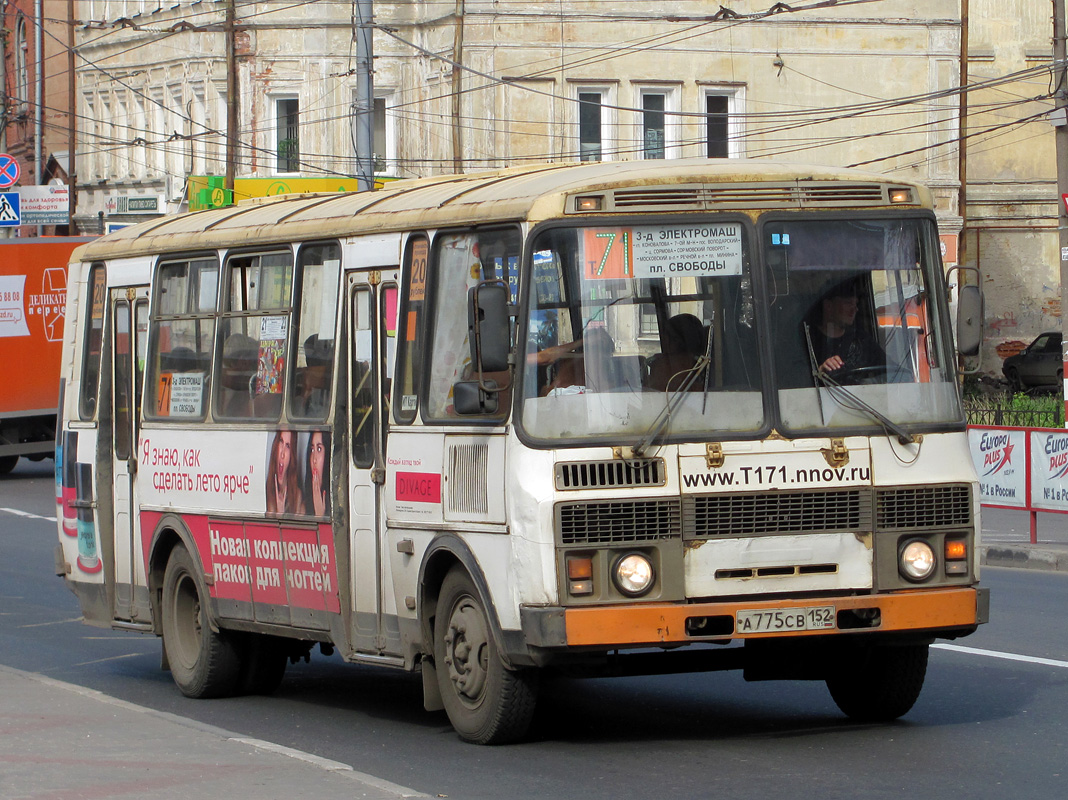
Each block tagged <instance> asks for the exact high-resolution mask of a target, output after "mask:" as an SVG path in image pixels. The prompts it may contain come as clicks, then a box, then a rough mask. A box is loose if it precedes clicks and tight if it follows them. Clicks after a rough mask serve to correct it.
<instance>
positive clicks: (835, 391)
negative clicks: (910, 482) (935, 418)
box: [805, 323, 916, 444]
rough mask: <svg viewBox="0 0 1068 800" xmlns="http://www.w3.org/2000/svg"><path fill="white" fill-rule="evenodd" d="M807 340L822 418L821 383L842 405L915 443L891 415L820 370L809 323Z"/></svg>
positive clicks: (898, 437) (898, 436)
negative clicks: (875, 407) (871, 404)
mask: <svg viewBox="0 0 1068 800" xmlns="http://www.w3.org/2000/svg"><path fill="white" fill-rule="evenodd" d="M805 341H806V344H807V345H808V360H809V364H810V365H811V367H812V377H813V378H815V380H816V383H817V386H816V391H817V395H816V396H817V400H818V402H819V404H820V418H821V419H822V417H823V398H822V396H821V395H820V394H819V384H821V383H822V384H823V385H824V386H826V387H827V388H828V389H829V390H830V395H831V397H832V398H833V399H834V401H835V402H836V403H838V404H839V405H840V406H842V407H844V408H848V409H850V410H852V411H863V412H864V413H865V414H867V415H868V416H870V417H871V418H872V419H874V420H875V421H876V422H878V423H879V424H880V425H882V426H883V428H884V429H885V430H888V431H890V433H892V434H894V435H895V436H897V440H898V442H900V443H901V444H914V443H915V441H916V437H915V436H913V435H912V434H911V433H909V432H908V431H907V430H905V429H904V428H902V427H901V426H900V425H898V424H897V423H896V422H894V421H892V420H891V419H890V418H889V417H887V416H886V415H885V414H883V413H882V412H881V411H878V410H876V409H874V408H872V407H871V406H870V405H868V404H867V403H865V402H864V401H863V400H861V399H860V398H859V397H857V396H856V395H855V394H853V392H852V390H850V389H847V388H846V387H845V386H843V385H842V384H840V383H839V382H838V381H836V380H835V379H834V378H832V377H831V376H830V375H827V374H826V373H824V372H821V371H820V367H819V364H817V363H816V351H815V350H814V349H813V347H812V335H811V334H810V333H809V329H808V323H805ZM839 394H842V395H844V396H845V397H846V399H848V400H849V402H848V403H846V402H844V401H843V400H842V398H841V397H839Z"/></svg>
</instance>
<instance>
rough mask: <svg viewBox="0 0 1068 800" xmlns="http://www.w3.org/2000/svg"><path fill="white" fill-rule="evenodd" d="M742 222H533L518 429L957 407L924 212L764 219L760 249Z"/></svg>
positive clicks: (945, 414)
mask: <svg viewBox="0 0 1068 800" xmlns="http://www.w3.org/2000/svg"><path fill="white" fill-rule="evenodd" d="M751 230H752V229H751V228H750V226H749V225H748V224H747V223H746V222H744V221H743V220H741V219H739V218H731V217H726V216H725V217H723V218H722V219H715V218H714V219H712V220H708V221H702V222H700V223H694V222H687V223H680V222H672V223H663V224H655V225H632V226H614V227H613V226H596V227H553V228H550V229H546V230H542V231H541V232H539V233H537V234H536V235H535V239H534V242H533V247H532V265H531V270H532V273H531V290H530V292H529V293H528V298H529V301H528V309H527V310H528V325H527V336H526V344H525V348H526V352H525V359H524V362H525V363H524V373H523V379H522V383H523V386H522V389H523V392H522V398H523V400H522V405H521V414H522V425H523V428H524V430H525V432H526V433H527V434H528V435H530V436H531V437H533V438H535V439H542V440H555V441H560V440H564V441H568V440H576V441H581V440H588V439H598V438H602V439H603V438H604V437H608V436H610V437H612V438H613V439H614V440H616V441H619V440H622V441H624V442H627V441H628V440H629V439H631V438H633V439H634V442H639V441H641V440H642V437H643V436H645V435H646V434H647V433H649V432H650V431H653V430H655V429H659V428H661V427H662V428H663V429H664V434H665V435H666V436H667V437H668V438H671V439H676V440H677V439H680V438H681V439H685V438H704V439H707V438H709V437H710V436H724V437H730V436H745V435H746V434H755V433H757V432H759V431H761V430H763V429H766V427H768V426H772V425H774V426H775V427H776V428H778V429H780V430H782V431H783V432H784V433H788V434H790V433H792V434H794V435H807V434H812V433H813V432H822V433H824V435H825V432H827V431H828V430H829V431H831V432H834V431H835V430H836V429H837V430H842V431H855V432H861V433H868V432H873V431H881V430H884V429H890V430H898V431H899V430H900V427H899V426H905V427H908V426H910V425H914V424H932V423H943V424H948V423H956V422H958V421H959V420H960V418H961V410H960V405H959V401H958V399H957V392H956V387H955V383H954V381H955V374H956V373H955V364H954V362H953V359H952V356H951V354H950V352H949V349H948V345H949V342H948V341H947V339H948V337H947V335H946V333H947V330H948V328H947V327H946V325H945V319H944V318H943V316H944V304H943V302H942V300H941V299H940V298H939V299H938V301H937V302H933V301H932V298H933V297H935V293H934V292H933V291H932V289H933V287H936V286H938V285H940V284H939V282H938V280H937V277H938V276H937V275H936V271H937V270H938V269H939V260H938V258H937V253H936V250H935V248H937V246H938V239H937V236H936V234H935V232H934V227H933V223H931V222H930V221H929V220H927V219H917V218H908V219H901V218H893V219H891V218H876V219H861V220H857V219H849V220H844V219H834V218H829V219H819V218H813V217H812V216H806V217H805V218H804V219H789V220H781V219H780V220H774V221H768V222H765V223H764V224H763V225H762V226H761V227H760V228H759V230H760V236H761V238H762V242H761V244H762V247H760V248H756V247H754V246H753V245H752V242H751ZM757 269H759V270H761V273H762V274H761V275H760V276H754V275H753V271H754V270H757ZM754 277H759V278H762V280H754ZM758 308H759V309H767V312H768V313H767V314H766V315H765V314H762V313H758ZM762 326H766V330H767V331H768V333H767V334H766V335H764V336H761V335H758V332H759V331H761V330H763V329H765V327H762ZM762 340H763V341H766V342H768V343H770V346H769V347H764V349H762V348H761V345H760V344H759V342H760V341H762ZM763 366H766V367H767V369H763V368H762V367H763ZM765 376H770V377H765ZM765 381H770V382H771V387H770V388H772V389H773V390H774V391H773V392H771V393H770V394H765V393H764V392H763V389H764V383H765ZM769 401H771V403H772V404H771V405H769ZM665 416H667V417H668V419H666V420H665Z"/></svg>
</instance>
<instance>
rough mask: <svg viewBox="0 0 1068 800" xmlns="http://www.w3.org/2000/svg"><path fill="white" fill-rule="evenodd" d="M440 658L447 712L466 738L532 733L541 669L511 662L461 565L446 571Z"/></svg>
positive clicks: (496, 739) (479, 740)
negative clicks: (512, 666) (507, 662)
mask: <svg viewBox="0 0 1068 800" xmlns="http://www.w3.org/2000/svg"><path fill="white" fill-rule="evenodd" d="M434 662H435V672H436V674H437V679H438V688H439V690H440V691H441V698H442V702H443V704H444V705H445V711H446V713H447V714H448V715H449V721H450V722H451V723H452V726H453V727H454V728H455V729H456V732H457V733H458V734H459V735H460V738H461V739H463V740H464V741H467V742H472V743H474V744H505V743H507V742H513V741H515V740H517V739H519V738H521V737H522V736H523V735H524V734H525V733H526V732H527V728H528V727H529V726H530V721H531V718H532V717H533V716H534V706H535V702H536V700H537V689H538V685H537V673H536V672H534V671H533V670H523V671H519V670H510V669H508V668H507V667H505V665H504V662H503V661H502V660H501V658H500V655H499V654H498V652H497V645H496V643H495V642H494V639H493V632H492V630H491V629H490V622H489V619H488V617H487V615H486V610H485V607H484V606H483V603H482V600H481V599H480V597H479V594H478V591H477V590H476V589H475V587H474V585H473V584H472V582H471V579H470V578H469V577H468V575H467V573H466V572H464V571H463V570H462V569H460V568H454V569H453V570H452V571H450V572H449V574H448V575H446V576H445V582H444V583H443V584H442V586H441V594H440V595H439V596H438V603H437V610H436V615H435V620H434Z"/></svg>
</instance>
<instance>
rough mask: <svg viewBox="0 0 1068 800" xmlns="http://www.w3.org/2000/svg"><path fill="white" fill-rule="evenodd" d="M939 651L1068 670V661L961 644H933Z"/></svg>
mask: <svg viewBox="0 0 1068 800" xmlns="http://www.w3.org/2000/svg"><path fill="white" fill-rule="evenodd" d="M931 647H937V648H938V649H939V650H952V651H953V652H955V653H967V654H968V655H973V656H987V657H989V658H1003V659H1005V660H1006V661H1023V662H1025V663H1027V664H1041V665H1042V666H1045V667H1060V668H1061V669H1068V661H1057V660H1056V659H1053V658H1037V657H1035V656H1021V655H1017V654H1016V653H1002V652H999V651H997V650H980V649H979V648H977V647H961V646H960V645H959V644H933V645H931Z"/></svg>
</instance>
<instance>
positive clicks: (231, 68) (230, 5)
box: [224, 0, 238, 203]
mask: <svg viewBox="0 0 1068 800" xmlns="http://www.w3.org/2000/svg"><path fill="white" fill-rule="evenodd" d="M234 2H235V0H226V26H225V27H226V36H225V44H224V46H225V47H226V177H225V184H224V185H225V188H226V198H225V200H228V201H229V202H231V203H233V202H234V177H235V174H236V170H237V126H238V115H237V110H238V104H237V91H238V89H237V32H236V30H235V28H236V26H237V10H236V8H235V6H234Z"/></svg>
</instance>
